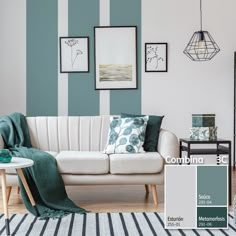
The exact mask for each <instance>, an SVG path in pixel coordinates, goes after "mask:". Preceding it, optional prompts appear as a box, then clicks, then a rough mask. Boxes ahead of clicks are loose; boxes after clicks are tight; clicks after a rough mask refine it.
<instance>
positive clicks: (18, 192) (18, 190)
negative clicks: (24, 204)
mask: <svg viewBox="0 0 236 236" xmlns="http://www.w3.org/2000/svg"><path fill="white" fill-rule="evenodd" d="M17 194H20V187H19V186H17Z"/></svg>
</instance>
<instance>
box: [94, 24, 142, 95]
mask: <svg viewBox="0 0 236 236" xmlns="http://www.w3.org/2000/svg"><path fill="white" fill-rule="evenodd" d="M103 30H110V32H109V36H110V39H109V41H110V42H112V43H114V44H115V42H114V41H116V39H117V40H119V38H120V37H122V36H121V35H119V36H120V37H117V38H116V39H115V40H113V41H112V33H114V32H113V31H118V30H120V31H121V33H122V30H124V31H126V32H131V31H132V30H133V39H130V40H131V41H132V43H130V42H129V43H130V45H131V44H132V47H133V53H134V55H133V60H134V62H133V64H132V66H133V67H135V68H134V69H133V67H132V73H133V72H135V73H133V74H134V75H135V76H134V77H135V78H133V74H132V78H131V81H132V82H133V86H127V84H128V83H126V81H118V80H117V81H110V82H109V81H108V80H107V83H103V82H102V84H101V82H100V81H99V80H101V78H100V79H99V77H98V76H100V73H98V72H99V69H98V67H99V65H100V64H99V59H98V57H99V55H98V54H99V52H98V51H97V48H98V47H97V43H98V35H97V34H98V31H103ZM99 33H100V32H99ZM113 39H114V38H113ZM106 40H108V39H107V38H106ZM127 43H128V42H127ZM117 44H119V42H117ZM117 44H115V45H114V46H115V47H117ZM106 46H107V44H106V42H104V48H106ZM107 53H111V54H112V53H113V52H111V51H108V50H107ZM122 56H123V58H125V55H122ZM122 56H121V57H122ZM108 57H109V56H108ZM115 57H116V55H113V56H112V55H110V58H115ZM94 64H95V66H94V70H95V79H94V84H95V90H134V89H138V48H137V26H95V27H94ZM107 64H110V65H111V64H112V63H109V62H108V63H107ZM116 66H117V65H116ZM119 69H120V68H119ZM121 69H122V68H121ZM100 70H101V69H100ZM118 82H119V85H117V84H118ZM125 83H126V85H125ZM105 84H106V86H104V85H105ZM114 84H116V85H115V86H114ZM102 85H103V86H102Z"/></svg>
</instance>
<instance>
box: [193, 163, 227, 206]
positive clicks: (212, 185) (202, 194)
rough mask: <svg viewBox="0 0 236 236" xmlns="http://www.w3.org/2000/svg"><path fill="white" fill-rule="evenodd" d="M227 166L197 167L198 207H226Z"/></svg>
mask: <svg viewBox="0 0 236 236" xmlns="http://www.w3.org/2000/svg"><path fill="white" fill-rule="evenodd" d="M227 168H228V167H227V166H198V167H197V201H198V205H206V206H209V205H215V206H219V205H227V204H228V198H227V178H228V173H227Z"/></svg>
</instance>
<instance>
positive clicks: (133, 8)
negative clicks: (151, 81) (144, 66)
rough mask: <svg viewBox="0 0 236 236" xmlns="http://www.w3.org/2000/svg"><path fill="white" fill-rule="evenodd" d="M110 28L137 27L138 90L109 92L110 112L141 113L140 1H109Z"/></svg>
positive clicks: (116, 113) (115, 113)
mask: <svg viewBox="0 0 236 236" xmlns="http://www.w3.org/2000/svg"><path fill="white" fill-rule="evenodd" d="M110 1H111V2H110V10H111V12H110V22H111V26H125V25H128V26H131V25H136V26H137V35H138V39H137V48H138V52H137V53H138V89H137V90H111V92H110V112H111V114H113V115H118V114H120V113H121V112H128V113H136V114H140V113H141V0H110Z"/></svg>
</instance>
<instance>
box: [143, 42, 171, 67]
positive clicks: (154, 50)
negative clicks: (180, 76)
mask: <svg viewBox="0 0 236 236" xmlns="http://www.w3.org/2000/svg"><path fill="white" fill-rule="evenodd" d="M145 72H168V44H167V43H145Z"/></svg>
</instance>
